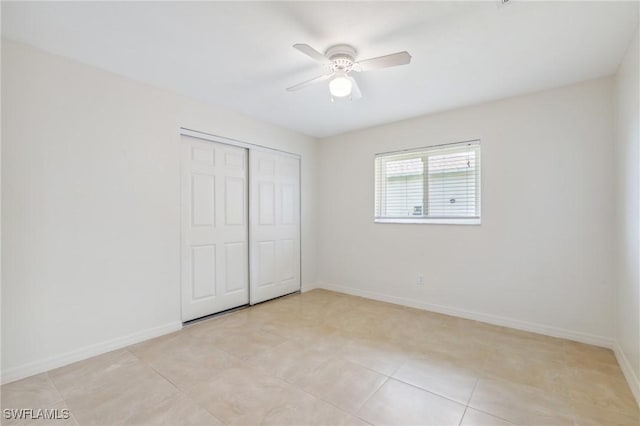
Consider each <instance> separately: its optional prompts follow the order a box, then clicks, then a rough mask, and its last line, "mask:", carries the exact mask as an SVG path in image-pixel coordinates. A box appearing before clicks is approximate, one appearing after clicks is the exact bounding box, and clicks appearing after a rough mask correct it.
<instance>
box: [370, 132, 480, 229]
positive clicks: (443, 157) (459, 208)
mask: <svg viewBox="0 0 640 426" xmlns="http://www.w3.org/2000/svg"><path fill="white" fill-rule="evenodd" d="M375 170H376V171H375V179H376V181H375V198H376V205H375V221H376V222H396V223H451V224H479V223H480V141H472V142H463V143H456V144H449V145H439V146H434V147H429V148H421V149H416V150H410V151H400V152H391V153H385V154H377V155H376V159H375Z"/></svg>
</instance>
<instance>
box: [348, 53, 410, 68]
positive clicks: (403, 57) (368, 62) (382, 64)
mask: <svg viewBox="0 0 640 426" xmlns="http://www.w3.org/2000/svg"><path fill="white" fill-rule="evenodd" d="M409 62H411V55H409V52H406V51H404V52H398V53H392V54H390V55H385V56H378V57H377V58H371V59H365V60H364V61H360V62H358V63H356V64H355V66H354V67H353V70H354V71H358V72H362V71H369V70H375V69H379V68H388V67H395V66H398V65H406V64H408V63H409Z"/></svg>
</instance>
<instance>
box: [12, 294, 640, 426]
mask: <svg viewBox="0 0 640 426" xmlns="http://www.w3.org/2000/svg"><path fill="white" fill-rule="evenodd" d="M2 408H58V409H63V408H67V409H69V410H70V412H71V418H70V419H68V420H67V421H64V422H60V423H61V424H80V425H111V424H132V425H133V424H136V425H147V424H148V425H161V424H164V425H180V424H183V425H220V424H225V425H258V424H260V425H336V426H337V425H367V424H371V425H464V426H471V425H487V426H489V425H511V424H519V425H540V426H542V425H606V426H609V425H635V426H638V425H640V414H639V411H638V406H637V405H636V403H635V401H634V399H633V396H632V395H631V392H630V390H629V388H628V386H627V383H626V382H625V380H624V378H623V376H622V373H621V371H620V368H619V367H618V364H617V362H616V360H615V357H614V355H613V353H612V352H611V351H610V350H607V349H602V348H598V347H595V346H589V345H584V344H580V343H575V342H571V341H568V340H562V339H556V338H551V337H545V336H541V335H537V334H532V333H525V332H520V331H516V330H512V329H507V328H502V327H496V326H492V325H488V324H483V323H479V322H475V321H468V320H463V319H460V318H454V317H449V316H445V315H439V314H435V313H430V312H425V311H420V310H416V309H410V308H405V307H401V306H397V305H392V304H388V303H381V302H376V301H372V300H367V299H363V298H359V297H353V296H347V295H343V294H339V293H332V292H329V291H324V290H314V291H311V292H308V293H304V294H301V295H293V296H288V297H285V298H281V299H278V300H274V301H271V302H267V303H263V304H261V305H258V306H254V307H252V308H248V309H244V310H240V311H237V312H234V313H230V314H227V315H224V316H219V317H217V318H212V319H209V320H206V321H202V322H199V323H197V324H194V325H191V326H188V327H186V328H184V329H183V330H181V331H179V332H177V333H173V334H170V335H167V336H163V337H160V338H157V339H154V340H150V341H147V342H143V343H140V344H137V345H133V346H131V347H129V348H126V349H122V350H117V351H114V352H110V353H108V354H105V355H101V356H97V357H94V358H91V359H88V360H85V361H81V362H78V363H75V364H72V365H69V366H66V367H62V368H58V369H56V370H52V371H49V372H47V373H43V374H39V375H36V376H33V377H30V378H27V379H24V380H21V381H18V382H14V383H10V384H7V385H4V386H2ZM3 417H4V416H3ZM11 423H14V422H13V421H6V420H3V424H11ZM32 423H34V424H40V425H43V424H48V423H51V422H44V421H42V420H38V421H34V422H32ZM23 424H24V423H23Z"/></svg>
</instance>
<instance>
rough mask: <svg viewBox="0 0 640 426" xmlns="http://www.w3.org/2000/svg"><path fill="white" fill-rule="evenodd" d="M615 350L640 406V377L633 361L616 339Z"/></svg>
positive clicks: (623, 372)
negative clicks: (634, 368)
mask: <svg viewBox="0 0 640 426" xmlns="http://www.w3.org/2000/svg"><path fill="white" fill-rule="evenodd" d="M613 351H614V352H615V354H616V359H617V360H618V364H620V369H621V370H622V374H624V377H625V379H627V383H628V384H629V388H630V389H631V393H633V396H634V397H635V398H636V402H637V403H638V406H640V378H638V376H637V375H636V373H635V371H634V370H633V368H632V367H631V363H630V362H629V359H628V358H627V356H626V355H625V354H624V352H623V351H622V347H621V346H620V344H619V343H618V342H617V341H616V342H615V345H614V347H613Z"/></svg>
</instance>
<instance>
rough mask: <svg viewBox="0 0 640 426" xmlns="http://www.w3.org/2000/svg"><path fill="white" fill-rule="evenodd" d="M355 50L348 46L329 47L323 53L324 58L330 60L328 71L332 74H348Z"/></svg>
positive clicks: (354, 56) (351, 66)
mask: <svg viewBox="0 0 640 426" xmlns="http://www.w3.org/2000/svg"><path fill="white" fill-rule="evenodd" d="M356 54H357V52H356V49H355V48H354V47H353V46H350V45H348V44H337V45H335V46H331V47H330V48H328V49H327V51H326V52H325V56H326V57H327V58H329V59H330V60H331V62H332V63H331V65H329V69H330V70H331V71H333V72H336V71H342V72H344V73H348V72H350V71H351V69H352V68H353V64H354V63H355V58H356Z"/></svg>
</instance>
